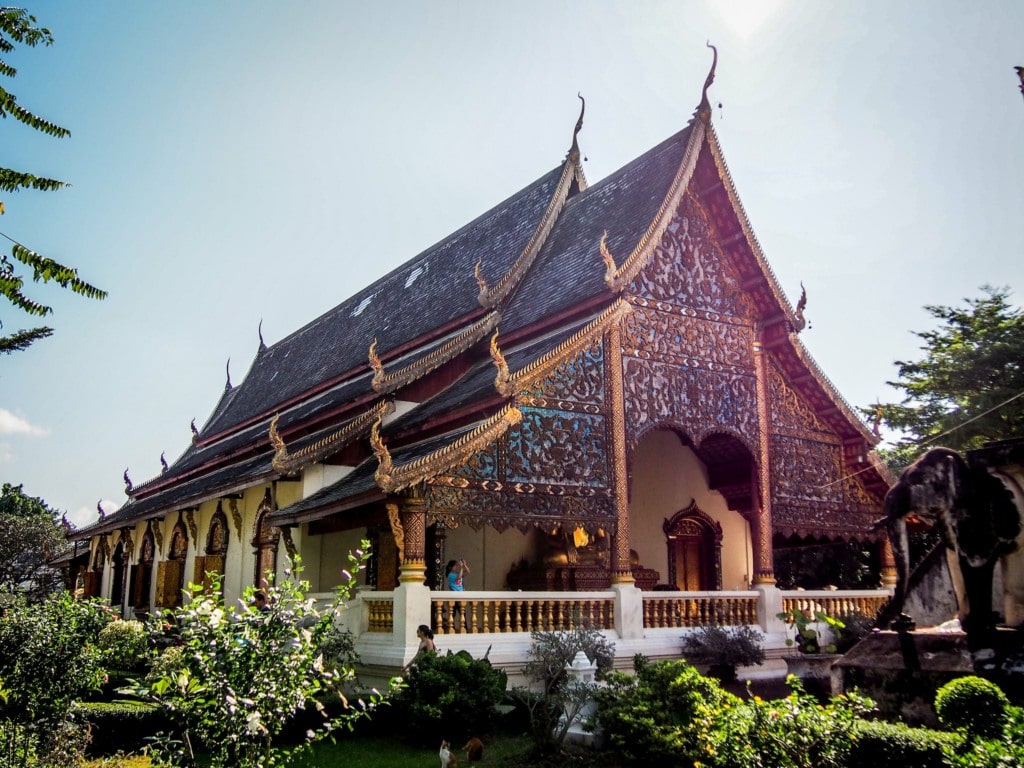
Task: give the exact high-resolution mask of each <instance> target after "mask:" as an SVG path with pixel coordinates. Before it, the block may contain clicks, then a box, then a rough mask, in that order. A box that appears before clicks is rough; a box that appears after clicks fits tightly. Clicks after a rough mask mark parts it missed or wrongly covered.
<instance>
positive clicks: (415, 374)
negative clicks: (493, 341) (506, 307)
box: [368, 311, 501, 394]
mask: <svg viewBox="0 0 1024 768" xmlns="http://www.w3.org/2000/svg"><path fill="white" fill-rule="evenodd" d="M500 320H501V313H500V312H498V311H493V312H489V313H488V314H487V315H485V316H484V317H482V318H480V319H479V320H478V321H476V322H475V323H473V324H472V325H470V326H469V327H468V328H466V329H465V330H464V331H462V332H461V333H459V334H457V335H456V336H455V337H454V338H452V339H450V340H448V341H447V342H446V343H444V344H442V345H441V346H440V347H438V348H437V349H435V350H433V351H432V352H430V353H429V354H427V355H424V356H423V357H421V358H420V359H418V360H416V361H414V362H412V363H409V364H408V365H406V366H403V367H402V368H399V369H398V370H395V371H392V372H391V373H385V371H384V364H383V363H382V362H381V360H380V357H378V356H377V340H376V339H374V340H373V343H372V344H371V345H370V351H369V354H368V356H369V360H370V367H371V368H372V369H373V382H372V383H371V386H372V387H373V390H374V391H375V392H378V393H380V394H386V393H390V392H394V391H395V390H396V389H399V388H401V387H404V386H407V385H408V384H411V383H413V382H414V381H416V380H417V379H419V378H421V377H423V376H426V375H427V374H428V373H430V372H431V371H433V370H435V369H436V368H439V367H440V366H442V365H444V364H445V363H446V362H448V361H449V360H451V359H452V358H454V357H456V356H457V355H460V354H462V353H463V352H465V351H466V350H467V349H469V348H470V347H472V346H473V345H474V344H476V343H477V342H478V341H480V340H481V339H482V338H484V337H485V336H486V335H487V334H488V333H490V332H491V331H493V330H494V329H495V328H496V327H497V326H498V322H499V321H500Z"/></svg>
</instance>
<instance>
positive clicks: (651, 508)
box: [629, 429, 753, 589]
mask: <svg viewBox="0 0 1024 768" xmlns="http://www.w3.org/2000/svg"><path fill="white" fill-rule="evenodd" d="M632 469H633V473H632V475H633V476H632V484H631V493H630V505H629V541H630V547H631V548H632V549H634V550H636V552H637V554H638V555H639V556H640V563H641V564H642V565H643V566H644V567H646V568H653V569H655V570H656V571H658V573H659V582H660V583H668V579H669V573H668V546H667V543H666V539H665V532H664V529H663V525H664V523H665V521H666V520H670V519H671V518H672V516H673V515H675V514H676V512H678V511H679V510H681V509H684V508H686V507H688V506H689V505H690V502H691V501H696V502H697V506H698V507H699V508H700V509H701V511H703V512H704V513H705V514H707V515H708V516H709V517H711V518H712V519H713V520H714V521H715V522H717V523H718V524H719V525H721V526H722V588H723V589H747V588H748V583H749V581H750V574H751V573H752V568H753V556H752V549H751V542H750V528H749V525H748V523H747V522H746V520H744V518H743V516H742V515H740V514H739V513H738V512H736V511H734V510H730V509H729V508H728V505H727V504H726V501H725V498H724V497H723V496H722V494H720V493H718V492H717V491H713V490H711V489H710V488H708V478H707V470H706V468H705V467H704V465H703V463H702V462H701V461H700V459H698V458H697V455H696V454H695V453H694V452H693V450H691V449H690V448H689V447H687V446H685V445H683V443H682V441H681V440H680V439H679V437H678V435H676V434H675V433H674V432H672V431H670V430H667V429H664V430H655V431H653V432H650V433H648V434H647V435H646V436H644V438H643V439H642V440H641V442H640V444H639V445H638V446H637V449H636V451H635V453H634V455H633V462H632Z"/></svg>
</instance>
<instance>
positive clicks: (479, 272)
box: [473, 259, 489, 302]
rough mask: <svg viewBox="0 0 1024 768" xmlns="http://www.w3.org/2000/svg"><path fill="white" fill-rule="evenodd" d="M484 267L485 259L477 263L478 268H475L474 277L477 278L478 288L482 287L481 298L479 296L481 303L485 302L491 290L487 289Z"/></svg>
mask: <svg viewBox="0 0 1024 768" xmlns="http://www.w3.org/2000/svg"><path fill="white" fill-rule="evenodd" d="M483 267H484V260H483V259H480V260H479V261H478V262H477V263H476V266H475V267H473V277H474V278H476V284H477V285H478V286H480V296H479V299H480V301H481V302H483V300H484V299H485V298H487V291H488V290H489V289H488V287H487V278H485V277H484V273H483Z"/></svg>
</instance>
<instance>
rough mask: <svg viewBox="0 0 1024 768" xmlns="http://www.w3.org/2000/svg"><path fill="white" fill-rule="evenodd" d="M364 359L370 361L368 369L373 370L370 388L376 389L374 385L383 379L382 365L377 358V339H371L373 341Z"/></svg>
mask: <svg viewBox="0 0 1024 768" xmlns="http://www.w3.org/2000/svg"><path fill="white" fill-rule="evenodd" d="M366 357H367V358H368V359H369V361H370V368H371V369H372V370H373V382H372V384H371V386H373V387H374V389H376V385H377V384H378V383H379V382H380V381H381V380H383V378H384V364H383V363H382V362H381V361H380V357H378V356H377V337H376V336H374V337H373V341H371V342H370V349H369V350H368V351H367V353H366Z"/></svg>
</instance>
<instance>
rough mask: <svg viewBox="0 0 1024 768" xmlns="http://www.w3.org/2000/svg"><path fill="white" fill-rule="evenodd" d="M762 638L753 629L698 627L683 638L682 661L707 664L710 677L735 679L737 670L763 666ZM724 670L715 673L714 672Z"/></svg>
mask: <svg viewBox="0 0 1024 768" xmlns="http://www.w3.org/2000/svg"><path fill="white" fill-rule="evenodd" d="M762 642H763V637H762V635H761V633H760V632H758V631H757V630H756V629H754V628H753V627H748V626H742V627H729V628H728V629H727V628H725V627H701V628H700V629H697V630H695V631H694V632H692V633H690V634H687V635H684V636H683V657H684V658H685V659H686V660H687V661H689V662H690V663H692V664H707V665H708V666H710V667H711V671H712V676H713V677H717V678H719V679H722V680H732V679H735V677H736V667H749V666H753V665H755V664H762V663H763V662H764V647H763V646H762ZM716 668H717V669H719V670H723V671H722V672H720V673H716V672H715V670H716Z"/></svg>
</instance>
